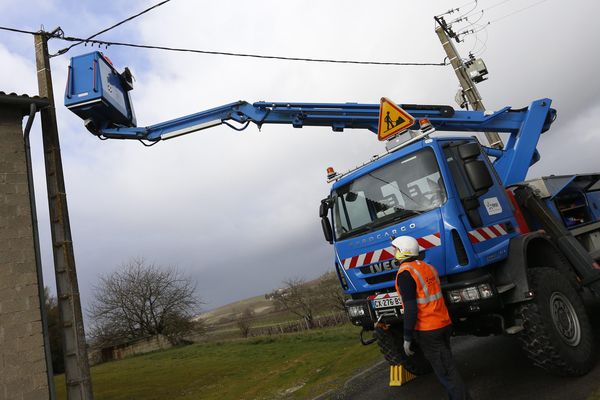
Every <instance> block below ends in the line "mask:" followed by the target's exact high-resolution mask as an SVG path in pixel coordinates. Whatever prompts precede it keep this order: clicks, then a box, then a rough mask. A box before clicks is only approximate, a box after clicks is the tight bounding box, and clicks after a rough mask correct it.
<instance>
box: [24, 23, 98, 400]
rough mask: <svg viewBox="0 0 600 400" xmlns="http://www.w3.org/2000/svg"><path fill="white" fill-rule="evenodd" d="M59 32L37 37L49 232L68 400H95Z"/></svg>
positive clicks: (44, 33) (36, 48) (37, 35)
mask: <svg viewBox="0 0 600 400" xmlns="http://www.w3.org/2000/svg"><path fill="white" fill-rule="evenodd" d="M59 29H60V28H57V29H56V30H55V31H54V32H51V33H48V32H43V31H40V32H38V33H37V34H36V35H35V59H36V66H37V78H38V90H39V94H40V96H42V97H46V98H48V101H49V103H50V105H49V106H48V107H47V108H45V109H43V110H41V111H40V116H41V122H42V136H43V142H44V162H45V165H46V184H47V186H48V207H49V209H50V230H51V233H52V252H53V255H54V273H55V276H56V292H57V298H58V310H59V315H60V326H61V331H62V332H61V333H62V338H63V349H64V361H65V378H66V383H67V399H68V400H92V399H93V394H92V382H91V378H90V366H89V363H88V358H87V349H86V343H85V332H84V328H83V315H82V312H81V302H80V296H79V287H78V284H77V271H76V269H75V257H74V254H73V242H72V239H71V226H70V224H69V212H68V209H67V196H66V192H65V180H64V176H63V169H62V160H61V155H60V143H59V140H58V125H57V123H56V109H55V103H54V95H53V92H52V75H51V71H50V57H49V55H48V39H49V38H51V37H52V36H53V35H54V34H55V33H56V32H57V31H58V30H59Z"/></svg>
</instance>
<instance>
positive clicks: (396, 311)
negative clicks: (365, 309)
mask: <svg viewBox="0 0 600 400" xmlns="http://www.w3.org/2000/svg"><path fill="white" fill-rule="evenodd" d="M401 315H402V311H400V308H399V307H392V308H380V309H376V310H375V317H377V319H379V317H381V319H386V318H401Z"/></svg>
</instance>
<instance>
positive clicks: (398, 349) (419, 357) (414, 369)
mask: <svg viewBox="0 0 600 400" xmlns="http://www.w3.org/2000/svg"><path fill="white" fill-rule="evenodd" d="M374 336H375V339H377V344H378V345H379V350H380V351H381V353H382V354H383V357H384V358H385V359H386V360H387V362H389V363H390V365H400V364H401V365H402V366H403V367H404V368H406V370H407V371H408V372H410V373H411V374H413V375H425V374H427V373H429V372H431V365H430V364H429V361H427V359H426V358H425V356H424V355H423V352H422V351H421V349H419V348H418V346H416V345H413V347H414V348H415V354H414V355H412V356H410V357H408V356H407V355H406V354H405V353H404V347H403V343H404V336H403V332H402V327H399V328H398V327H395V326H390V327H389V329H387V330H384V329H382V328H375V333H374Z"/></svg>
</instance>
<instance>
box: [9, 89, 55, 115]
mask: <svg viewBox="0 0 600 400" xmlns="http://www.w3.org/2000/svg"><path fill="white" fill-rule="evenodd" d="M32 103H33V104H35V105H36V106H37V108H38V109H42V108H45V107H48V105H50V101H48V99H47V98H46V97H40V96H29V95H26V94H21V95H19V94H16V93H5V92H3V91H0V106H4V105H7V106H12V107H15V108H17V109H18V110H19V111H21V113H22V115H28V114H29V107H30V105H31V104H32Z"/></svg>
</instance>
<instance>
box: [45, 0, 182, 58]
mask: <svg viewBox="0 0 600 400" xmlns="http://www.w3.org/2000/svg"><path fill="white" fill-rule="evenodd" d="M170 1H171V0H163V1H161V2H160V3H157V4H155V5H153V6H152V7H148V8H146V9H145V10H143V11H141V12H139V13H137V14H135V15H132V16H131V17H128V18H125V19H124V20H121V21H119V22H117V23H116V24H114V25H111V26H109V27H108V28H106V29H102V30H101V31H99V32H97V33H94V34H93V35H92V36H89V37H88V38H87V39H81V40H80V41H79V42H77V43H75V44H72V45H70V46H69V47H65V48H64V49H61V50H59V51H58V52H56V53H55V54H52V55H50V57H54V56H58V55H61V54H65V53H66V52H67V51H69V50H71V49H72V48H73V47H75V46H79V45H80V44H82V43H85V42H87V41H89V40H90V39H93V38H95V37H96V36H98V35H101V34H103V33H106V32H108V31H110V30H111V29H114V28H116V27H117V26H119V25H123V24H124V23H126V22H129V21H131V20H132V19H135V18H137V17H139V16H140V15H143V14H146V13H147V12H148V11H151V10H153V9H155V8H157V7H160V6H162V5H163V4H166V3H168V2H170Z"/></svg>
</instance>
